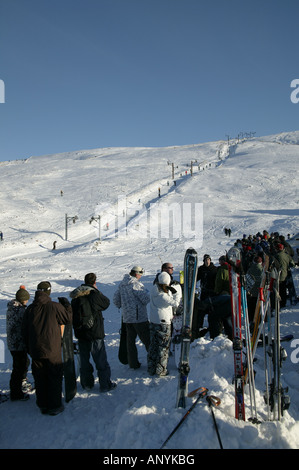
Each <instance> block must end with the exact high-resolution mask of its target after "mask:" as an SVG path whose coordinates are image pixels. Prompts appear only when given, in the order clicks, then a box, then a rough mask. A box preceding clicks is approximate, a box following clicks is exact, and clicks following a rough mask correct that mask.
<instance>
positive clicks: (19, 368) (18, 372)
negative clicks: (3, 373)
mask: <svg viewBox="0 0 299 470" xmlns="http://www.w3.org/2000/svg"><path fill="white" fill-rule="evenodd" d="M10 353H11V355H12V358H13V365H12V373H11V377H10V382H9V386H10V396H11V398H12V399H18V398H21V397H22V396H23V392H22V382H23V380H24V379H26V375H27V371H28V367H29V364H30V361H29V359H28V356H27V353H26V351H10Z"/></svg>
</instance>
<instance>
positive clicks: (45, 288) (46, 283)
mask: <svg viewBox="0 0 299 470" xmlns="http://www.w3.org/2000/svg"><path fill="white" fill-rule="evenodd" d="M37 290H41V291H44V292H46V293H47V294H48V295H50V294H51V284H50V282H49V281H42V282H40V283H39V284H38V286H37Z"/></svg>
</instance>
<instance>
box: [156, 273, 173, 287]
mask: <svg viewBox="0 0 299 470" xmlns="http://www.w3.org/2000/svg"><path fill="white" fill-rule="evenodd" d="M158 282H159V284H165V285H167V286H169V284H170V282H171V277H170V276H169V274H168V273H166V272H165V271H163V272H162V273H160V274H159V276H158Z"/></svg>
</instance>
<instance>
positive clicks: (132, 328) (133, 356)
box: [113, 266, 150, 369]
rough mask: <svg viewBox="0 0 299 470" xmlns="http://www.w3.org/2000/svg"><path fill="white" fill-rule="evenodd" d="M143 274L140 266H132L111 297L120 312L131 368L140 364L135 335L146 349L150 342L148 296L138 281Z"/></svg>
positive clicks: (135, 367)
mask: <svg viewBox="0 0 299 470" xmlns="http://www.w3.org/2000/svg"><path fill="white" fill-rule="evenodd" d="M143 274H144V269H142V268H141V267H140V266H133V268H132V269H131V271H130V273H129V274H125V275H124V277H123V280H122V281H121V283H120V284H119V286H118V289H117V290H116V292H115V294H114V297H113V303H114V305H115V306H116V307H117V308H119V309H121V312H122V322H123V324H124V327H125V328H126V335H127V352H128V363H129V366H130V367H131V368H132V369H138V368H139V367H140V366H141V364H140V362H139V360H138V352H137V348H136V343H135V342H136V338H137V335H138V337H139V338H140V340H141V342H142V343H143V344H144V346H145V349H146V350H147V351H148V348H149V344H150V331H149V322H148V317H147V308H146V306H147V304H148V303H149V301H150V297H149V293H148V291H147V289H146V288H145V287H144V285H143V284H142V283H141V281H140V278H141V276H142V275H143Z"/></svg>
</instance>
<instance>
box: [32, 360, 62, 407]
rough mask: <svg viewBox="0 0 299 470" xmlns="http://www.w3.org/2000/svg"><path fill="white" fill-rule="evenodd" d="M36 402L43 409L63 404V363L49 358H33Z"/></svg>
mask: <svg viewBox="0 0 299 470" xmlns="http://www.w3.org/2000/svg"><path fill="white" fill-rule="evenodd" d="M32 374H33V377H34V380H35V391H36V404H37V406H38V407H39V408H40V409H41V410H54V409H56V408H59V407H60V406H61V396H62V377H63V365H62V364H57V363H55V364H53V363H52V362H51V361H49V359H32Z"/></svg>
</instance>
